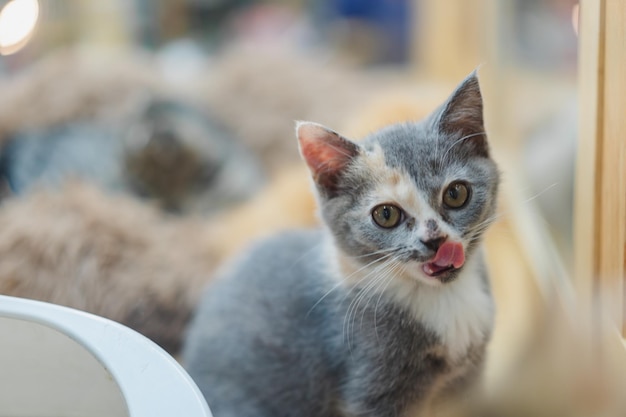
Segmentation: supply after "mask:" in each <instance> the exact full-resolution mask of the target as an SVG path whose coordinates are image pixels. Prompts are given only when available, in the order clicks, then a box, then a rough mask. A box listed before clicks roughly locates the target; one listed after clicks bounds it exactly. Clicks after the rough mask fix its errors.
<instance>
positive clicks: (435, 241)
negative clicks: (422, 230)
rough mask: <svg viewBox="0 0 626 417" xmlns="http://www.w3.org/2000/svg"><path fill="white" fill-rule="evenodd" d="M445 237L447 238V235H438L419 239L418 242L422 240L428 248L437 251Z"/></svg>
mask: <svg viewBox="0 0 626 417" xmlns="http://www.w3.org/2000/svg"><path fill="white" fill-rule="evenodd" d="M447 238H448V237H447V236H440V237H436V238H432V239H428V240H421V239H420V242H422V244H423V245H424V246H426V247H427V248H428V249H430V250H432V251H433V252H437V251H438V250H439V247H440V246H441V245H442V243H443V242H445V241H446V239H447Z"/></svg>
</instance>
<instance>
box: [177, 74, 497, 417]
mask: <svg viewBox="0 0 626 417" xmlns="http://www.w3.org/2000/svg"><path fill="white" fill-rule="evenodd" d="M297 136H298V139H299V144H300V150H301V154H302V156H303V158H304V159H305V161H306V163H307V165H308V167H309V169H310V171H311V173H312V176H313V180H314V183H315V188H316V191H317V198H318V203H319V206H320V214H321V217H322V220H323V223H324V224H325V228H324V229H323V230H318V231H296V232H289V233H285V234H282V235H279V236H277V237H275V238H272V239H270V240H267V241H264V242H262V243H259V244H258V245H257V246H256V247H254V248H253V249H252V250H251V251H249V252H248V253H246V254H244V255H243V257H242V258H241V259H239V262H237V263H235V264H234V265H231V267H230V269H227V270H225V271H224V273H223V274H222V275H221V276H220V277H218V279H216V280H215V281H214V282H213V283H212V285H211V286H210V287H209V289H208V290H207V292H206V293H205V295H204V297H203V300H202V301H201V303H200V305H199V307H198V309H197V311H196V312H195V317H194V318H193V320H192V323H191V325H190V328H189V331H188V334H187V338H186V344H185V346H184V350H183V361H184V363H185V365H186V367H187V369H188V371H189V373H190V374H191V375H192V377H193V378H194V379H195V381H196V382H197V384H198V385H199V387H200V389H201V390H202V392H203V393H204V395H205V396H206V398H207V401H208V403H209V406H210V407H211V408H212V410H213V412H214V414H215V416H216V417H230V416H232V417H235V416H237V417H246V416H256V417H263V416H268V417H269V416H273V417H276V416H298V417H306V416H406V415H411V414H413V413H418V412H420V411H423V410H424V407H425V406H426V405H427V403H428V402H429V401H430V400H431V399H433V398H436V397H439V396H443V395H444V394H445V393H446V392H450V393H452V392H458V391H459V390H461V389H462V388H464V387H466V386H469V385H471V383H472V382H473V381H475V380H476V378H477V377H478V375H479V374H480V370H481V367H482V363H483V360H484V355H485V346H486V344H487V342H488V340H489V337H490V334H491V329H492V323H493V312H494V307H493V302H492V298H491V295H490V290H489V282H488V278H487V274H486V269H485V265H484V262H483V260H482V256H481V253H480V242H481V237H482V234H483V232H484V231H485V229H486V228H487V226H488V225H489V223H490V222H491V220H492V219H493V215H494V212H495V204H496V194H497V188H498V177H499V174H498V170H497V168H496V165H495V163H494V162H493V161H492V160H491V159H490V157H489V149H488V144H487V141H486V140H487V139H486V135H485V132H484V125H483V116H482V98H481V94H480V89H479V84H478V80H477V78H476V75H475V74H472V75H470V76H469V77H468V78H467V79H465V80H464V81H463V82H462V84H461V85H460V86H459V87H458V88H457V90H456V91H455V92H454V93H453V94H452V95H451V97H450V98H449V99H448V100H447V102H446V103H444V104H443V105H442V106H441V107H440V108H439V109H438V110H436V111H435V112H434V113H433V114H431V115H430V116H429V117H427V118H426V119H425V120H423V121H421V122H411V123H404V124H396V125H391V126H389V127H386V128H383V129H382V130H380V131H378V132H376V133H373V134H371V135H370V136H368V137H366V138H365V139H364V140H363V141H362V142H360V143H358V144H357V143H355V142H352V141H350V140H348V139H346V138H343V137H342V136H340V135H338V134H337V133H335V132H333V131H330V130H328V129H326V128H324V127H322V126H321V125H318V124H314V123H299V124H298V126H297ZM277 215H280V213H278V214H277Z"/></svg>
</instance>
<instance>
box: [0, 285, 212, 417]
mask: <svg viewBox="0 0 626 417" xmlns="http://www.w3.org/2000/svg"><path fill="white" fill-rule="evenodd" d="M87 415H88V416H92V417H100V416H102V417H104V416H107V417H118V416H119V417H139V416H142V417H143V416H146V417H166V416H167V417H178V416H186V417H211V412H210V411H209V408H208V406H207V404H206V401H205V400H204V397H203V396H202V394H201V393H200V390H199V389H198V387H197V386H196V384H195V383H194V382H193V381H192V380H191V378H190V377H189V375H188V374H187V373H186V372H185V370H184V369H183V368H182V367H181V366H180V365H179V364H178V362H176V360H175V359H174V358H172V357H171V356H170V355H169V354H168V353H167V352H165V351H164V350H163V349H161V348H160V347H159V346H157V345H156V344H155V343H154V342H152V341H150V340H149V339H147V338H146V337H144V336H142V335H140V334H139V333H137V332H135V331H134V330H131V329H129V328H128V327H125V326H123V325H121V324H119V323H116V322H113V321H111V320H108V319H105V318H102V317H98V316H95V315H92V314H88V313H84V312H81V311H78V310H74V309H70V308H67V307H61V306H57V305H53V304H48V303H44V302H39V301H33V300H26V299H21V298H15V297H8V296H3V295H0V417H8V416H11V417H27V416H28V417H52V416H64V417H74V416H76V417H78V416H87Z"/></svg>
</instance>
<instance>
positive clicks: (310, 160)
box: [296, 122, 360, 197]
mask: <svg viewBox="0 0 626 417" xmlns="http://www.w3.org/2000/svg"><path fill="white" fill-rule="evenodd" d="M296 135H297V136H298V142H299V144H300V153H301V154H302V157H303V158H304V160H305V161H306V163H307V165H308V166H309V169H310V171H311V174H312V175H313V180H314V181H315V183H316V184H317V185H318V187H320V188H321V191H323V192H324V193H325V194H326V195H327V196H329V197H332V196H333V195H334V194H335V192H336V191H337V188H338V184H339V179H340V178H341V176H342V175H343V172H344V170H345V168H346V167H347V166H348V164H349V163H350V162H351V161H352V160H353V158H354V157H356V156H357V155H358V154H359V150H360V147H359V145H357V144H356V143H354V142H352V141H350V140H348V139H346V138H344V137H343V136H341V135H339V134H338V133H337V132H334V131H332V130H330V129H328V128H326V127H324V126H322V125H319V124H317V123H311V122H297V125H296Z"/></svg>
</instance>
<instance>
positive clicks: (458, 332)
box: [386, 254, 494, 361]
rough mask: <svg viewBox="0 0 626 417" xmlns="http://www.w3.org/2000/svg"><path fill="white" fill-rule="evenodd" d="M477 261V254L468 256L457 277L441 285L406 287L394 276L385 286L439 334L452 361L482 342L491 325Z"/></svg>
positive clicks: (491, 306)
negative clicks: (393, 279) (391, 283)
mask: <svg viewBox="0 0 626 417" xmlns="http://www.w3.org/2000/svg"><path fill="white" fill-rule="evenodd" d="M480 261H481V256H480V254H475V255H474V256H472V258H471V259H469V260H468V262H467V263H466V264H465V267H464V268H463V271H462V272H461V274H460V275H459V276H458V277H457V279H456V280H455V281H453V282H451V283H448V284H445V285H441V286H436V287H435V286H428V285H418V286H413V287H409V286H408V285H407V283H406V281H404V280H396V281H395V284H394V285H390V286H389V287H388V288H387V290H386V291H387V293H388V295H389V296H391V297H392V298H393V299H395V300H396V301H397V302H399V303H401V304H402V305H404V306H406V307H407V308H408V309H410V310H411V311H412V312H413V314H415V316H416V319H417V320H419V321H420V322H421V323H423V324H424V325H425V326H426V327H427V328H428V329H430V330H432V331H434V332H435V333H436V334H437V335H438V336H439V338H440V339H441V341H442V342H443V344H444V345H445V346H446V347H447V350H448V354H449V355H450V358H451V359H452V360H453V361H456V360H458V359H462V357H463V356H464V355H465V353H466V352H467V350H468V349H469V348H470V347H471V346H473V345H480V344H482V343H484V341H485V338H486V336H487V335H488V334H490V333H491V329H492V327H493V316H494V304H493V300H492V298H491V295H490V294H489V291H488V289H487V288H486V285H485V283H484V282H483V281H482V277H481V275H480ZM407 287H409V289H407Z"/></svg>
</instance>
